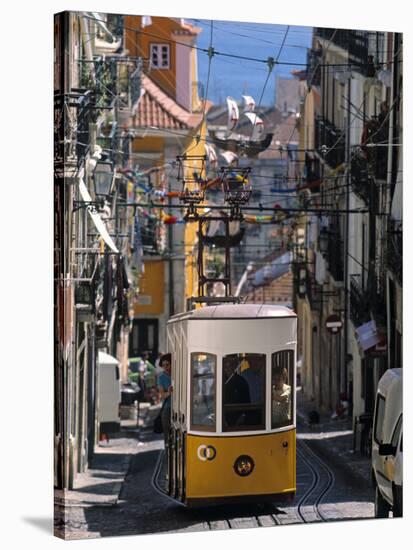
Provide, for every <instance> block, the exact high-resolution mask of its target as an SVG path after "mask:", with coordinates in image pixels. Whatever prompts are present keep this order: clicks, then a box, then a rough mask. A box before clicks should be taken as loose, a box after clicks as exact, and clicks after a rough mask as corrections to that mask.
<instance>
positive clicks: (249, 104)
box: [242, 95, 255, 113]
mask: <svg viewBox="0 0 413 550" xmlns="http://www.w3.org/2000/svg"><path fill="white" fill-rule="evenodd" d="M242 100H243V105H244V113H247V112H251V113H252V112H253V111H254V110H255V99H254V98H253V97H251V96H250V95H243V96H242Z"/></svg>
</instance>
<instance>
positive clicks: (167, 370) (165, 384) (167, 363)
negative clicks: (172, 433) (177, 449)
mask: <svg viewBox="0 0 413 550" xmlns="http://www.w3.org/2000/svg"><path fill="white" fill-rule="evenodd" d="M160 366H161V368H162V369H163V372H162V373H161V374H160V375H159V376H158V389H159V393H160V396H161V400H162V413H161V418H162V430H163V435H164V442H165V452H166V454H168V450H169V449H168V448H169V428H170V426H171V394H172V386H171V354H170V353H166V354H165V355H163V356H162V357H161V359H160Z"/></svg>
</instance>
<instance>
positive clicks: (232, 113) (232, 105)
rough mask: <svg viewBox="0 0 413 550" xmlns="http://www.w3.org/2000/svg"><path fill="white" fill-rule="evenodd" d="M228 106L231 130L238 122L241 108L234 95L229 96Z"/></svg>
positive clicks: (228, 125) (228, 126) (229, 129)
mask: <svg viewBox="0 0 413 550" xmlns="http://www.w3.org/2000/svg"><path fill="white" fill-rule="evenodd" d="M227 107H228V124H227V128H228V131H229V132H231V131H232V130H233V129H234V128H235V126H236V125H237V123H238V120H239V110H238V105H237V102H236V101H235V99H232V97H229V96H228V97H227Z"/></svg>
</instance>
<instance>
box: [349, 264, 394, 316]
mask: <svg viewBox="0 0 413 550" xmlns="http://www.w3.org/2000/svg"><path fill="white" fill-rule="evenodd" d="M359 279H360V277H358V276H355V275H351V276H350V318H351V320H352V321H353V323H354V325H355V326H356V327H358V326H360V325H362V324H363V323H367V322H368V321H370V320H371V318H374V319H375V321H376V324H377V326H378V327H385V326H386V300H385V297H384V295H383V284H381V288H380V285H379V279H378V278H377V277H376V276H375V275H374V274H373V273H372V272H371V271H370V272H369V277H368V280H367V285H366V288H363V287H362V286H361V284H360V281H359ZM382 282H383V281H382Z"/></svg>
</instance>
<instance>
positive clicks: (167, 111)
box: [133, 74, 202, 130]
mask: <svg viewBox="0 0 413 550" xmlns="http://www.w3.org/2000/svg"><path fill="white" fill-rule="evenodd" d="M141 84H142V89H143V90H144V92H145V93H144V94H143V96H142V97H141V99H140V100H139V104H138V107H137V109H136V113H135V116H134V122H133V126H134V127H135V128H148V127H149V126H156V127H157V128H167V129H173V130H186V129H191V128H196V127H197V126H199V124H200V123H201V120H202V114H200V113H195V114H194V113H190V112H189V111H187V110H186V109H184V108H183V107H181V106H180V105H178V103H176V101H175V100H174V99H173V98H172V97H170V96H169V95H167V94H166V93H165V92H164V91H163V90H161V88H159V86H158V85H157V84H155V82H153V80H151V79H150V78H149V77H148V76H147V75H144V74H143V75H142V80H141Z"/></svg>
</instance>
